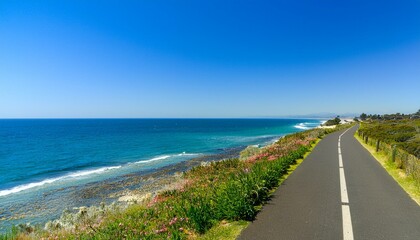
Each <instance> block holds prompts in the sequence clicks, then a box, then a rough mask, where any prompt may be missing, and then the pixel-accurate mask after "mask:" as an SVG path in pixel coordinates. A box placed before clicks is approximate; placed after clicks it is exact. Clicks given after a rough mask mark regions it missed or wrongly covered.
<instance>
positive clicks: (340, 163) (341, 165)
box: [338, 154, 343, 168]
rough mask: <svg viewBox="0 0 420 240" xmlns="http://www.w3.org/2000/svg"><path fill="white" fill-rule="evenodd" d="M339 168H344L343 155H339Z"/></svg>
mask: <svg viewBox="0 0 420 240" xmlns="http://www.w3.org/2000/svg"><path fill="white" fill-rule="evenodd" d="M338 167H340V168H342V167H343V157H341V154H339V155H338Z"/></svg>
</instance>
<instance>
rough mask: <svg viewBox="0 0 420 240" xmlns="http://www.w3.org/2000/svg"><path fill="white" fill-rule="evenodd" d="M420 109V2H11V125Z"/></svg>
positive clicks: (0, 42) (0, 61)
mask: <svg viewBox="0 0 420 240" xmlns="http://www.w3.org/2000/svg"><path fill="white" fill-rule="evenodd" d="M419 108H420V1H418V0H413V1H409V0H407V1H401V0H396V1H387V0H380V1H379V0H378V1H366V0H363V1H352V0H347V1H337V0H331V1H322V0H320V1H315V0H312V1H309V0H300V1H262V0H258V1H244V0H242V1H239V0H238V1H228V0H221V1H218V0H211V1H197V0H191V1H183V0H176V1H170V0H165V1H160V0H133V1H123V0H118V1H89V0H81V1H78V0H69V1H64V0H63V1H56V0H51V1H47V0H43V1H33V0H28V1H23V0H21V1H9V0H2V1H0V118H20V117H30V118H32V117H264V116H285V115H300V114H310V113H319V112H333V113H339V114H342V113H361V112H368V113H392V112H402V113H411V112H415V111H417V110H418V109H419Z"/></svg>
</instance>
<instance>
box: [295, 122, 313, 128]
mask: <svg viewBox="0 0 420 240" xmlns="http://www.w3.org/2000/svg"><path fill="white" fill-rule="evenodd" d="M294 127H295V128H298V129H303V130H306V129H309V128H310V127H308V126H306V124H305V123H299V124H297V125H295V126H294Z"/></svg>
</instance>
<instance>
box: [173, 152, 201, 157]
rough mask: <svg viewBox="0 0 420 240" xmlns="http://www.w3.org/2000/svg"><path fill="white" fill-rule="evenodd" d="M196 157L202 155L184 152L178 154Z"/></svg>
mask: <svg viewBox="0 0 420 240" xmlns="http://www.w3.org/2000/svg"><path fill="white" fill-rule="evenodd" d="M195 155H200V153H186V152H182V153H180V154H178V155H177V156H195Z"/></svg>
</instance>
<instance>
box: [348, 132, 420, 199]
mask: <svg viewBox="0 0 420 240" xmlns="http://www.w3.org/2000/svg"><path fill="white" fill-rule="evenodd" d="M354 136H355V138H356V139H357V140H358V141H359V142H360V144H362V146H363V147H365V148H366V149H367V150H368V151H369V152H370V154H371V155H372V156H373V157H374V158H375V159H376V160H377V161H378V162H379V163H380V164H381V165H382V167H383V168H384V169H385V170H386V171H387V172H388V173H389V175H391V176H392V178H394V180H395V181H396V182H397V183H398V184H399V185H400V186H401V187H402V188H403V189H404V190H405V191H406V192H407V193H408V195H410V197H411V198H412V199H413V200H414V201H415V202H417V204H419V205H420V186H419V184H418V183H417V182H416V181H415V179H414V178H412V177H410V176H407V175H406V174H405V171H404V170H403V169H400V168H398V167H397V166H396V164H395V163H394V162H392V161H389V156H387V155H386V154H384V153H383V152H381V151H379V152H376V149H375V147H373V146H370V145H368V144H366V143H365V142H364V141H363V140H362V138H361V137H359V136H358V134H355V135H354Z"/></svg>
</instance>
